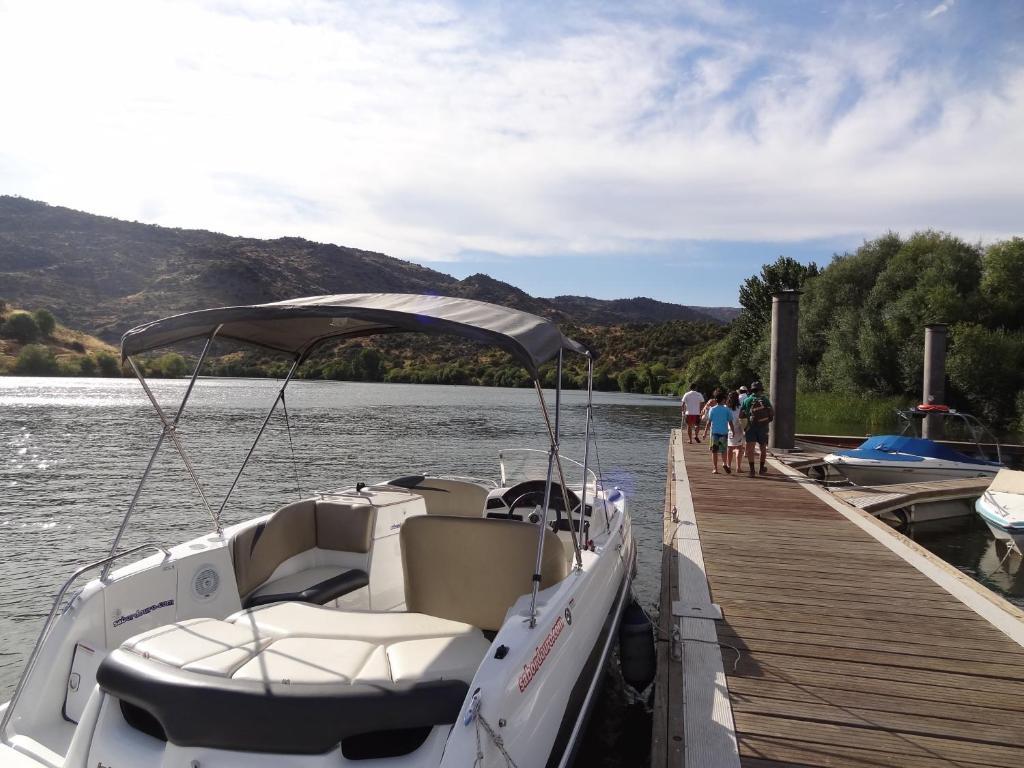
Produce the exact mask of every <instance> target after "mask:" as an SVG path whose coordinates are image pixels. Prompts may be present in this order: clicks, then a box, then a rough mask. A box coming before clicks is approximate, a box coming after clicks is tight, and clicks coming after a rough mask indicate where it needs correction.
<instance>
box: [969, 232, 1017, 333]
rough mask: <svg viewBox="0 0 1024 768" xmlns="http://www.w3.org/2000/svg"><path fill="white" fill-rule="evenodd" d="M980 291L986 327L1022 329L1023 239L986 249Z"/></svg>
mask: <svg viewBox="0 0 1024 768" xmlns="http://www.w3.org/2000/svg"><path fill="white" fill-rule="evenodd" d="M980 289H981V296H982V300H983V307H984V310H985V315H986V317H987V320H988V325H989V326H991V327H1003V328H1007V329H1009V330H1018V329H1021V328H1024V238H1020V237H1014V238H1012V239H1010V240H1003V241H1002V242H998V243H993V244H992V245H990V246H989V247H988V248H986V249H985V255H984V257H983V260H982V267H981V286H980Z"/></svg>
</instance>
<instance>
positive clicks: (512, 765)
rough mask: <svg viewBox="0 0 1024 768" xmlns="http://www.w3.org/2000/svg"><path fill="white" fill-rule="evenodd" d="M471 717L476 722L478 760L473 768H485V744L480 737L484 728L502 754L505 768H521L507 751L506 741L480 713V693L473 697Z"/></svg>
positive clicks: (474, 762)
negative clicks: (480, 767) (483, 767)
mask: <svg viewBox="0 0 1024 768" xmlns="http://www.w3.org/2000/svg"><path fill="white" fill-rule="evenodd" d="M469 717H471V718H473V719H475V720H476V759H475V760H474V761H473V768H477V766H483V764H484V744H483V739H482V738H481V737H480V727H481V726H483V729H484V731H486V733H487V735H488V736H489V737H490V739H491V743H492V744H494V746H495V747H496V748H497V750H498V751H499V752H500V753H501V756H502V757H504V758H505V768H519V766H517V765H516V761H515V760H513V759H512V755H510V754H509V753H508V750H507V749H505V740H504V739H502V738H501V736H500V735H499V734H498V732H497V731H495V730H494V728H493V727H492V726H491V724H490V723H488V722H487V720H486V719H485V718H484V716H483V713H482V712H481V711H480V693H479V691H478V692H477V693H475V694H474V695H473V703H472V704H470V711H469Z"/></svg>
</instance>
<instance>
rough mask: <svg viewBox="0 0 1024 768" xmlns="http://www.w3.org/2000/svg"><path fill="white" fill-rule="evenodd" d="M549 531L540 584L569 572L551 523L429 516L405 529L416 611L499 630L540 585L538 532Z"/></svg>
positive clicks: (408, 593)
mask: <svg viewBox="0 0 1024 768" xmlns="http://www.w3.org/2000/svg"><path fill="white" fill-rule="evenodd" d="M541 533H543V535H544V557H543V561H542V562H541V581H540V588H541V589H546V588H547V587H550V586H551V585H553V584H557V583H558V582H559V581H561V580H562V579H564V578H565V577H566V576H567V575H568V573H569V563H568V561H567V560H566V557H565V549H564V547H563V545H562V542H561V541H560V540H559V538H558V536H557V535H556V534H555V533H553V532H552V531H551V530H549V529H547V528H541V527H540V526H537V525H532V524H530V523H522V522H519V521H516V520H491V519H487V518H475V519H474V518H467V517H443V516H435V515H426V516H423V517H413V518H410V519H408V520H406V521H405V523H404V524H403V525H402V530H401V532H400V534H399V540H400V542H401V547H402V566H403V569H404V576H405V602H406V607H407V608H408V609H409V610H410V611H413V612H415V613H421V614H427V615H429V616H436V617H439V618H442V619H449V620H451V621H457V622H463V623H465V624H470V625H472V626H474V627H480V629H484V630H492V631H493V630H498V629H500V628H501V625H502V623H504V621H505V615H506V614H507V613H508V610H509V608H511V607H512V604H513V603H515V601H516V600H517V599H518V598H519V597H520V596H521V595H525V594H528V593H529V592H530V591H531V590H532V588H533V581H532V577H533V570H534V567H535V565H536V560H537V537H538V536H540V535H541Z"/></svg>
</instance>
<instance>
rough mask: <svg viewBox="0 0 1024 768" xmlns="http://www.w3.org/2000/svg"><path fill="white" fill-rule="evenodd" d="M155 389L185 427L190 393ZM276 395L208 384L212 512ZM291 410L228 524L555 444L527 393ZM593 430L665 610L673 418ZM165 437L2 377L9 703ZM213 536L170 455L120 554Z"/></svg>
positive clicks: (201, 416)
mask: <svg viewBox="0 0 1024 768" xmlns="http://www.w3.org/2000/svg"><path fill="white" fill-rule="evenodd" d="M151 384H152V388H153V391H154V392H155V394H156V397H157V399H158V400H159V401H160V402H161V405H162V406H163V407H164V409H165V410H166V411H168V412H169V413H171V414H173V412H174V410H175V409H176V407H177V403H178V402H179V401H180V398H181V396H182V394H183V392H184V390H185V386H186V382H185V381H183V380H169V381H159V380H158V381H153V382H151ZM278 386H279V385H278V384H277V383H275V382H273V381H267V380H241V379H202V380H200V381H199V383H198V384H197V386H196V389H195V392H194V393H193V395H192V399H191V400H190V402H189V404H188V407H187V409H186V411H185V414H184V416H183V417H182V420H181V423H180V425H179V433H180V435H181V438H182V441H183V443H184V445H185V447H186V450H187V451H188V453H189V455H190V457H191V458H192V460H193V463H194V466H195V468H196V472H197V474H198V476H199V478H200V479H201V481H202V484H203V487H204V491H205V493H206V495H207V498H208V499H209V502H210V504H211V505H213V506H214V508H216V506H218V505H219V501H220V500H221V499H222V498H223V496H224V493H225V492H226V490H227V488H228V487H229V485H230V483H231V480H232V479H233V478H234V474H235V472H236V471H237V468H238V466H239V465H240V464H241V462H242V459H243V458H244V456H245V453H246V451H247V450H248V447H249V445H250V444H251V442H252V439H253V437H254V436H255V434H256V431H257V430H258V428H259V425H260V423H261V420H262V418H263V415H264V414H265V413H266V411H267V409H268V408H269V406H270V403H271V402H272V401H273V399H274V396H275V394H276V391H277V387H278ZM548 394H549V395H550V393H548ZM549 403H550V400H549ZM584 406H585V400H584V395H583V394H582V393H579V392H567V393H564V395H563V419H562V434H563V439H562V453H563V455H567V456H570V457H577V458H579V459H582V435H583V427H584V421H583V418H584V413H585V407H584ZM287 409H288V413H289V417H290V424H291V433H290V438H291V439H290V440H289V432H288V430H287V429H286V426H285V419H284V418H283V414H282V412H281V410H280V409H278V412H277V413H276V415H275V417H274V418H272V420H271V421H270V423H269V425H268V427H267V431H266V433H265V434H264V436H263V439H262V440H261V441H260V444H259V446H258V447H257V449H256V451H255V453H254V455H253V458H252V460H251V461H250V463H249V466H248V468H247V469H246V471H245V474H244V475H243V477H242V479H241V482H240V483H239V486H238V488H237V489H236V490H235V492H234V494H233V495H232V497H231V499H230V501H229V502H228V504H227V506H226V507H225V509H224V513H223V520H224V522H225V523H233V522H237V521H240V520H244V519H246V518H249V517H252V516H254V515H259V514H263V513H266V512H269V511H272V510H273V509H275V508H276V507H278V506H279V505H281V504H283V503H286V502H288V501H292V500H294V499H295V498H296V497H297V496H298V495H301V494H309V493H310V492H311V491H315V490H326V489H330V488H337V487H339V486H344V485H352V484H355V483H356V482H357V481H362V482H367V483H372V482H375V481H380V480H384V479H387V478H391V477H397V476H399V475H404V474H417V473H447V474H459V475H467V476H473V477H486V478H494V479H497V476H498V469H497V467H498V464H497V456H498V453H499V451H501V450H502V449H508V448H523V447H527V448H545V447H546V442H545V427H544V422H543V419H542V416H541V414H540V411H539V408H538V403H537V397H536V393H535V392H534V391H533V390H523V389H496V388H484V387H447V386H426V385H406V384H360V383H347V382H327V381H324V382H321V381H317V382H311V381H310V382H307V381H297V382H294V383H293V384H291V385H290V386H289V388H288V393H287ZM594 416H595V432H596V435H597V438H598V439H597V446H598V452H597V454H596V455H594V456H593V457H592V463H593V464H594V465H596V466H595V469H600V470H601V471H602V472H603V474H604V476H605V479H606V481H607V482H610V483H611V484H613V485H617V486H619V487H620V488H622V490H623V491H624V492H625V493H626V494H627V496H628V497H629V499H630V503H631V507H630V509H631V513H632V516H633V530H634V536H635V538H636V541H637V545H638V553H639V575H638V579H637V582H636V585H635V592H636V595H637V597H638V599H639V600H640V602H641V604H643V605H644V606H645V607H648V608H650V607H652V606H653V605H654V604H655V603H656V602H657V598H658V588H659V582H660V572H659V569H660V559H661V555H660V549H661V535H662V513H663V505H664V491H665V461H666V452H667V448H668V437H669V430H670V429H671V428H672V427H674V426H677V425H678V423H679V410H678V403H677V401H676V400H675V399H672V398H665V397H651V396H643V395H625V394H609V393H597V394H595V411H594ZM159 433H160V424H159V421H158V420H157V417H156V415H155V414H154V412H153V409H152V407H151V406H150V404H149V402H148V400H147V399H146V397H145V395H144V393H143V392H142V389H141V388H140V387H139V385H138V383H137V382H135V381H131V380H125V379H122V380H117V379H53V378H42V379H33V378H13V377H9V378H0V553H2V557H0V700H2V699H6V698H7V697H8V695H9V693H10V691H11V689H12V687H13V685H14V682H15V681H16V679H17V674H18V672H19V670H20V668H21V665H22V663H23V661H24V658H25V656H26V655H27V653H28V652H29V650H30V649H31V647H32V644H33V642H34V640H35V636H36V633H37V632H38V631H39V626H40V623H41V621H42V619H43V617H44V616H45V615H46V612H47V611H48V610H49V607H50V601H51V599H52V598H51V595H53V594H54V592H55V590H56V588H57V585H58V584H59V583H60V582H61V581H63V579H64V578H66V577H67V575H68V574H70V573H71V571H73V570H74V569H75V567H76V566H77V565H80V564H82V563H84V562H86V561H88V560H91V559H96V558H99V557H102V556H104V555H105V554H106V553H107V550H108V548H109V546H110V542H111V540H112V538H113V536H114V533H115V532H116V530H117V527H118V525H119V523H120V521H121V518H122V516H123V514H124V512H125V510H126V509H127V506H128V503H129V501H130V499H131V495H132V493H133V491H134V490H135V487H136V484H137V482H138V479H139V477H140V476H141V475H142V472H143V469H144V467H145V464H146V461H147V460H148V458H149V455H150V452H151V450H152V446H153V445H154V443H155V441H156V438H157V436H158V435H159ZM210 528H211V520H210V516H209V514H208V513H207V511H206V509H205V508H204V506H203V504H202V501H201V499H200V497H199V495H198V493H197V492H196V490H195V487H194V486H193V485H192V483H191V481H190V480H189V478H188V476H187V474H186V473H185V471H184V469H183V465H182V463H181V460H180V459H179V457H178V456H177V454H176V453H175V452H174V451H173V449H171V448H170V446H169V445H168V446H165V448H164V450H163V452H162V453H161V455H160V457H159V458H158V459H157V461H156V464H155V467H154V470H153V474H152V475H151V478H150V480H149V482H148V483H147V485H146V488H145V490H144V492H143V495H142V497H141V499H140V503H139V506H138V508H137V510H136V512H135V516H134V518H133V521H132V525H131V527H130V528H129V531H128V533H127V535H126V537H125V539H124V542H123V545H122V546H123V547H124V548H127V547H129V546H132V545H134V544H139V543H143V542H146V541H153V542H156V543H162V544H167V543H174V542H178V541H182V540H184V539H187V538H190V537H192V536H195V535H199V534H201V533H204V532H206V531H208V530H210ZM918 538H919V540H920V542H921V543H922V544H923V545H924V546H926V547H928V548H929V549H931V550H932V551H934V552H936V553H937V554H940V555H941V556H943V557H945V558H946V559H947V560H949V561H950V562H952V563H953V564H954V565H956V566H957V567H959V568H961V570H963V571H965V572H966V573H969V574H971V575H972V576H974V577H976V578H979V580H982V582H983V583H985V584H986V585H987V586H989V587H990V588H992V589H994V590H996V591H999V592H1001V593H1004V594H1006V595H1007V597H1009V598H1010V599H1012V600H1014V601H1016V602H1018V604H1022V605H1024V569H1021V568H1020V562H1019V558H1017V559H1014V558H1015V556H1014V557H1013V558H1010V559H1008V560H1006V561H1005V562H1003V563H1002V564H1000V563H999V561H1000V559H1001V558H1002V556H1003V553H1002V552H1001V551H997V550H996V549H995V547H994V545H993V543H992V541H991V537H990V536H989V535H988V533H987V531H986V530H985V529H984V526H981V525H980V524H976V523H975V522H974V521H973V520H969V521H967V522H965V523H964V524H963V525H962V526H961V528H960V529H958V530H951V531H940V532H938V533H936V532H934V531H931V532H927V533H925V534H922V535H920V536H919V537H918ZM609 677H611V676H609ZM608 696H609V697H612V698H614V697H621V698H622V699H623V707H622V708H619V709H616V708H615V707H610V708H609V707H602V708H601V710H600V711H599V712H598V714H597V715H596V718H597V721H596V722H595V723H594V724H593V725H592V727H591V732H592V734H593V738H592V739H591V740H590V741H591V743H600V744H604V745H609V744H614V743H615V742H616V741H621V739H617V738H613V737H615V736H616V734H621V732H622V731H623V730H626V731H629V729H630V728H633V729H634V731H635V729H636V728H637V727H639V730H640V733H639V735H638V734H637V733H635V732H634V733H633V734H632V735H633V737H634V740H635V742H636V743H635V744H634V745H633V746H632V747H631V748H630V750H629V754H628V755H624V754H621V753H620V754H615V753H613V752H607V751H605V752H603V753H602V759H601V760H600V761H599V762H598V761H591V762H593V763H594V764H605V765H633V764H636V765H641V764H643V760H642V759H641V758H640V757H639V753H641V752H642V751H643V749H644V748H645V745H644V744H643V739H644V735H643V733H642V730H643V718H642V717H641V718H640V719H639V721H637V719H636V717H635V712H633V710H632V709H630V708H629V707H626V706H625V703H624V702H625V699H626V697H625V695H624V694H623V693H622V692H621V689H618V688H617V687H616V686H615V684H614V681H612V684H611V685H610V686H609V694H608ZM633 709H635V707H634V708H633ZM623 712H626V714H625V715H623ZM638 722H639V726H637V723H638ZM626 736H627V737H628V736H629V734H628V733H627V734H626ZM627 741H628V739H627ZM597 752H601V750H597Z"/></svg>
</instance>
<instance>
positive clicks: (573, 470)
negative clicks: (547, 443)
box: [498, 448, 600, 491]
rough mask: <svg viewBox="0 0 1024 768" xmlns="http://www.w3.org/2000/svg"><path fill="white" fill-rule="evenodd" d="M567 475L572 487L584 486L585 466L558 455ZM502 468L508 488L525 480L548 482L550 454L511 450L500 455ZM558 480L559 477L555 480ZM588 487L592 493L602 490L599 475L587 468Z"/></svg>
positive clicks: (540, 451)
mask: <svg viewBox="0 0 1024 768" xmlns="http://www.w3.org/2000/svg"><path fill="white" fill-rule="evenodd" d="M558 456H559V458H560V459H561V461H562V468H563V471H564V472H565V474H566V478H565V481H566V482H567V483H569V485H572V486H580V485H582V477H583V465H582V464H581V463H580V462H578V461H576V460H575V459H570V458H568V457H567V456H563V455H562V454H559V455H558ZM498 463H499V465H500V467H501V485H502V487H508V486H510V485H514V484H515V483H521V482H523V481H524V480H546V479H547V476H548V452H547V451H542V450H540V449H536V448H510V449H507V450H503V451H501V452H500V453H499V454H498ZM555 479H556V480H557V479H558V478H557V477H556V478H555ZM587 486H588V488H589V490H590V491H594V490H596V489H598V488H600V485H599V483H598V479H597V475H596V474H595V473H594V471H593V470H592V469H590V468H589V467H588V468H587Z"/></svg>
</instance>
